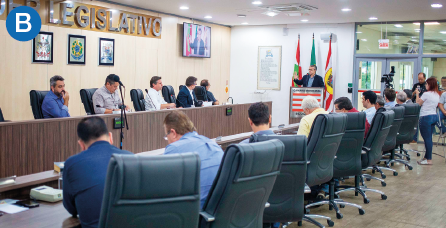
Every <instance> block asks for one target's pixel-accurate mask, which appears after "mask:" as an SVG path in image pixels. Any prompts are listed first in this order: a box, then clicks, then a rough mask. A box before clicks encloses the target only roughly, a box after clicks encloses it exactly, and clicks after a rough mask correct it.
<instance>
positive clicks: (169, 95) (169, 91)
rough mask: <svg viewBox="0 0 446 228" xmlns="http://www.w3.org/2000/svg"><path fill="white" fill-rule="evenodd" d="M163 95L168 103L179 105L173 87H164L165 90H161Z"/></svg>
mask: <svg viewBox="0 0 446 228" xmlns="http://www.w3.org/2000/svg"><path fill="white" fill-rule="evenodd" d="M161 94H163V98H164V100H165V101H166V102H167V103H175V104H176V103H177V99H176V97H175V90H174V89H173V87H172V86H171V85H165V86H163V88H162V89H161Z"/></svg>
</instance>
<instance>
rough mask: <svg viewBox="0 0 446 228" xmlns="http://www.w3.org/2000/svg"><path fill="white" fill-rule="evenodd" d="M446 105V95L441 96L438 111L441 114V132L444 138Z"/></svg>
mask: <svg viewBox="0 0 446 228" xmlns="http://www.w3.org/2000/svg"><path fill="white" fill-rule="evenodd" d="M445 104H446V93H443V94H441V96H440V101H439V102H438V109H439V111H440V112H439V114H440V125H441V132H442V133H443V136H446V126H444V123H443V121H444V119H446V107H445V106H444V105H445Z"/></svg>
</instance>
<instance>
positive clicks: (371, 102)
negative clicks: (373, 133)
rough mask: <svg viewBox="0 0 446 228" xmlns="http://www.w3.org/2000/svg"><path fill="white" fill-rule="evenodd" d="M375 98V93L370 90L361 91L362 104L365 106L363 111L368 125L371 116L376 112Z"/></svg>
mask: <svg viewBox="0 0 446 228" xmlns="http://www.w3.org/2000/svg"><path fill="white" fill-rule="evenodd" d="M376 98H377V97H376V93H375V92H373V91H371V90H368V91H365V92H364V93H362V106H363V107H364V108H365V110H364V112H365V115H366V119H367V121H368V122H369V124H370V125H371V124H372V120H373V117H374V116H375V113H376V108H375V104H376Z"/></svg>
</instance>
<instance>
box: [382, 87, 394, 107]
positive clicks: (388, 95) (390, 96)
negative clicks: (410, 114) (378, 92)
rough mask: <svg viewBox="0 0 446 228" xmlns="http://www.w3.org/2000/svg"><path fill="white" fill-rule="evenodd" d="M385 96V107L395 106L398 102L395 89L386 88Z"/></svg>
mask: <svg viewBox="0 0 446 228" xmlns="http://www.w3.org/2000/svg"><path fill="white" fill-rule="evenodd" d="M384 97H385V101H386V103H385V104H384V106H385V107H390V108H392V107H395V105H396V102H395V98H396V93H395V90H393V89H389V88H387V89H385V90H384Z"/></svg>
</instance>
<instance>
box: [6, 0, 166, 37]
mask: <svg viewBox="0 0 446 228" xmlns="http://www.w3.org/2000/svg"><path fill="white" fill-rule="evenodd" d="M6 2H8V4H6ZM24 5H26V6H30V7H31V8H34V9H35V10H36V11H37V12H38V13H39V15H40V18H41V20H42V25H50V26H59V27H65V28H75V29H84V30H90V31H98V32H109V33H118V34H122V35H130V36H140V37H149V38H158V39H159V38H161V31H162V25H161V18H160V17H155V16H149V15H143V14H138V13H132V12H127V11H119V10H115V9H109V8H105V7H101V6H94V5H88V4H83V3H78V2H70V1H58V2H56V1H46V0H15V1H13V0H0V20H6V16H7V14H9V12H11V11H12V10H13V9H14V8H17V7H19V6H24Z"/></svg>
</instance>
